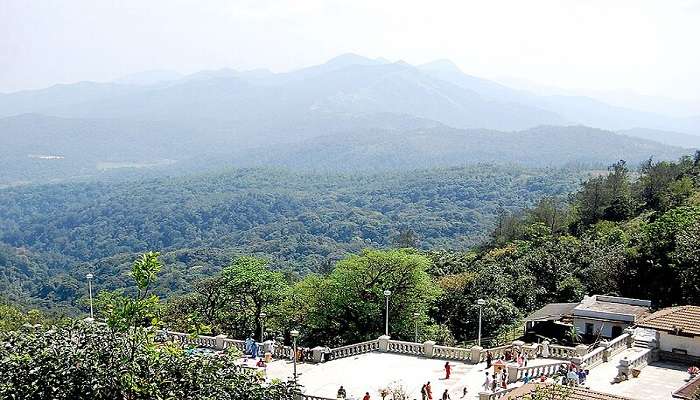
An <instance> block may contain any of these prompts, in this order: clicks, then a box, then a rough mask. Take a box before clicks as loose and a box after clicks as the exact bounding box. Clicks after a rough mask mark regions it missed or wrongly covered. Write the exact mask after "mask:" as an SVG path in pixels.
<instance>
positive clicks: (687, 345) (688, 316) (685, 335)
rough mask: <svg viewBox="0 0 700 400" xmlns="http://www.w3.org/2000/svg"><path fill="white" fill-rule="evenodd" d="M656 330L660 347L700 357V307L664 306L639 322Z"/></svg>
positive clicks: (641, 325) (664, 349)
mask: <svg viewBox="0 0 700 400" xmlns="http://www.w3.org/2000/svg"><path fill="white" fill-rule="evenodd" d="M638 325H639V326H640V327H642V328H648V329H654V330H656V340H657V342H658V343H659V349H660V350H661V351H664V352H668V353H674V354H678V355H688V356H691V357H700V307H699V306H680V307H671V308H664V309H663V310H660V311H657V312H655V313H653V314H651V315H649V316H648V317H646V318H644V319H643V320H642V321H640V322H639V324H638Z"/></svg>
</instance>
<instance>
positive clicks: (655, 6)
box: [0, 0, 700, 100]
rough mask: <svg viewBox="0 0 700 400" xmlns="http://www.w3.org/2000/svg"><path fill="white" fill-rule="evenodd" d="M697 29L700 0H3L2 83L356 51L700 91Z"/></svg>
mask: <svg viewBox="0 0 700 400" xmlns="http://www.w3.org/2000/svg"><path fill="white" fill-rule="evenodd" d="M699 38H700V0H655V1H651V0H557V1H554V0H529V1H523V0H508V1H506V0H484V1H472V0H457V1H440V0H433V1H411V0H347V1H339V0H326V1H323V0H290V1H269V0H252V1H247V0H246V1H238V0H193V1H189V0H147V1H146V0H136V1H134V0H118V1H108V0H60V1H59V0H54V1H52V0H32V1H27V0H0V92H11V91H17V90H23V89H32V88H41V87H46V86H50V85H53V84H56V83H70V82H76V81H84V80H93V81H109V80H113V79H116V78H118V77H120V76H123V75H127V74H130V73H135V72H139V71H146V70H154V69H166V70H175V71H178V72H181V73H192V72H196V71H199V70H203V69H218V68H225V67H226V68H233V69H239V70H245V69H254V68H268V69H271V70H273V71H276V72H281V71H287V70H291V69H295V68H300V67H304V66H308V65H313V64H318V63H321V62H324V61H326V60H328V59H330V58H332V57H334V56H337V55H339V54H343V53H348V52H351V53H356V54H360V55H364V56H367V57H384V58H387V59H389V60H393V61H395V60H404V61H407V62H409V63H411V64H419V63H424V62H428V61H431V60H434V59H449V60H451V61H453V62H454V63H456V64H457V65H458V66H459V67H460V68H461V69H462V70H463V71H464V72H466V73H469V74H472V75H476V76H480V77H484V78H491V79H508V80H512V81H521V82H524V81H526V82H530V83H535V84H537V85H543V86H549V87H562V88H578V89H585V90H588V91H619V90H627V91H630V90H631V91H634V92H636V93H642V94H646V95H653V96H663V97H667V98H675V99H692V100H696V99H699V98H700V74H698V71H700V51H698V49H699V48H700V44H699V40H698V39H699Z"/></svg>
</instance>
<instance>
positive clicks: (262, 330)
mask: <svg viewBox="0 0 700 400" xmlns="http://www.w3.org/2000/svg"><path fill="white" fill-rule="evenodd" d="M265 317H267V314H265V313H264V312H261V313H260V343H262V342H264V341H265Z"/></svg>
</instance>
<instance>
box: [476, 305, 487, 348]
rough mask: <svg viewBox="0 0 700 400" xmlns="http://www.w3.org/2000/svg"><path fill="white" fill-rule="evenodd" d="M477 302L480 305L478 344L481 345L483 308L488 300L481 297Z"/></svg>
mask: <svg viewBox="0 0 700 400" xmlns="http://www.w3.org/2000/svg"><path fill="white" fill-rule="evenodd" d="M476 304H478V305H479V337H478V339H477V342H476V344H477V346H479V347H481V308H482V307H483V306H484V304H486V301H485V300H484V299H479V300H477V301H476Z"/></svg>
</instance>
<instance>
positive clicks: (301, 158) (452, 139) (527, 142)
mask: <svg viewBox="0 0 700 400" xmlns="http://www.w3.org/2000/svg"><path fill="white" fill-rule="evenodd" d="M688 153H689V150H687V149H683V148H680V147H671V146H666V145H663V144H660V143H657V142H653V141H649V140H641V139H636V138H631V137H628V136H624V135H618V134H615V133H612V132H609V131H604V130H600V129H594V128H588V127H584V126H568V127H560V126H540V127H536V128H531V129H528V130H525V131H519V132H499V131H492V130H483V129H481V130H460V129H454V128H449V127H446V126H442V125H440V126H432V127H425V128H421V129H414V130H400V131H397V130H393V131H390V130H382V129H372V130H368V131H365V132H355V133H347V134H341V135H333V136H324V137H318V138H314V139H312V140H308V141H304V142H302V143H298V144H294V145H288V146H278V147H267V148H264V149H258V150H249V151H247V152H246V154H245V155H240V156H238V157H237V158H236V159H235V160H231V163H232V164H233V165H237V166H268V165H275V166H283V167H287V168H292V169H310V170H331V171H337V170H349V171H355V170H377V169H379V170H381V169H395V170H406V169H415V168H433V167H444V166H448V165H469V164H474V163H486V162H498V163H516V164H522V165H528V166H537V167H543V166H555V167H560V166H564V165H587V166H591V165H592V166H606V165H608V164H611V163H613V162H615V161H617V160H626V161H628V162H629V163H630V164H632V165H634V164H637V163H640V162H642V161H644V160H646V159H648V158H649V157H651V156H653V157H654V159H657V160H658V159H668V160H670V159H676V158H678V157H679V156H681V155H684V154H688Z"/></svg>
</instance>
